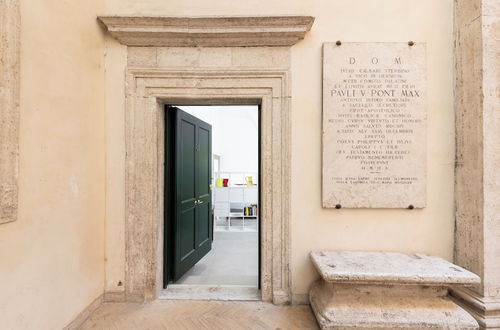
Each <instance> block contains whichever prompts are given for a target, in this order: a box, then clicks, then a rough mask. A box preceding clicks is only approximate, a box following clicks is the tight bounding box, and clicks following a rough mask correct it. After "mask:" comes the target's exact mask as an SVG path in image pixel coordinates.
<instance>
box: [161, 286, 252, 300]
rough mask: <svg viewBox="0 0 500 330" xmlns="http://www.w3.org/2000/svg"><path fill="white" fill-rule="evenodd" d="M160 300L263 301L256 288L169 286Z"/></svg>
mask: <svg viewBox="0 0 500 330" xmlns="http://www.w3.org/2000/svg"><path fill="white" fill-rule="evenodd" d="M158 298H159V299H189V300H261V296H260V290H259V289H258V288H256V287H254V286H242V285H208V284H169V285H168V287H167V288H166V289H163V290H162V291H161V292H160V294H159V297H158Z"/></svg>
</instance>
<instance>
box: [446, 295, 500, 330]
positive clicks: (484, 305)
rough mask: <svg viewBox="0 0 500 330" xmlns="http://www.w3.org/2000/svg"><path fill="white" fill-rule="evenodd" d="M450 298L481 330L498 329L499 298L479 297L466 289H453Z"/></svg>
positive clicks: (499, 327)
mask: <svg viewBox="0 0 500 330" xmlns="http://www.w3.org/2000/svg"><path fill="white" fill-rule="evenodd" d="M451 296H452V299H453V300H454V301H455V302H456V303H457V304H458V305H460V306H461V307H462V308H464V309H465V310H466V311H467V312H469V314H471V315H472V316H473V317H474V318H475V319H476V321H477V322H478V323H479V326H480V327H481V329H500V298H497V299H494V298H485V297H481V296H480V295H479V294H477V293H476V292H474V291H472V290H470V289H468V288H454V289H453V290H452V291H451Z"/></svg>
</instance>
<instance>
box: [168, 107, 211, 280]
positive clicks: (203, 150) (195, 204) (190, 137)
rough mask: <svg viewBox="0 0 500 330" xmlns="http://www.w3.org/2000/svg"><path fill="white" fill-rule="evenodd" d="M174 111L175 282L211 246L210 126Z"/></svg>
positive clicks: (186, 114)
mask: <svg viewBox="0 0 500 330" xmlns="http://www.w3.org/2000/svg"><path fill="white" fill-rule="evenodd" d="M169 111H175V112H176V113H175V127H174V130H175V141H174V158H175V160H174V162H175V173H174V174H175V180H174V188H173V190H174V196H175V201H174V203H173V204H174V219H173V220H174V233H173V240H174V250H175V251H174V263H173V280H174V281H176V280H178V279H179V278H180V277H182V275H184V273H186V272H187V271H188V270H189V269H190V268H191V267H193V266H194V265H195V264H196V263H197V262H198V261H199V260H200V259H201V258H203V256H205V255H206V254H207V253H208V252H209V251H210V249H211V248H212V237H211V236H212V234H211V233H212V219H211V209H212V208H211V201H212V198H211V189H210V180H211V161H212V150H211V145H212V141H211V139H212V127H211V126H210V125H209V124H208V123H206V122H204V121H201V120H200V119H198V118H196V117H193V116H191V115H190V114H188V113H186V112H184V111H182V110H179V109H172V110H169Z"/></svg>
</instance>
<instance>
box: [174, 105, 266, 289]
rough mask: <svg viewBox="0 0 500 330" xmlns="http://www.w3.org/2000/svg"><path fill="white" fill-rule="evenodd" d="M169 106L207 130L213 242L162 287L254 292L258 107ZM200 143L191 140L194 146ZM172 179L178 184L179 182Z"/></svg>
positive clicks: (257, 203)
mask: <svg viewBox="0 0 500 330" xmlns="http://www.w3.org/2000/svg"><path fill="white" fill-rule="evenodd" d="M174 108H175V110H176V111H182V112H184V113H187V114H189V115H191V116H193V117H195V118H196V119H198V120H201V123H207V124H208V125H210V127H211V139H210V141H211V150H210V152H209V154H210V161H211V164H210V165H211V169H210V172H211V173H210V176H211V177H210V193H211V196H210V199H211V203H210V211H209V212H210V215H209V217H210V222H211V225H210V227H211V238H212V243H211V248H210V249H209V250H208V251H205V252H203V253H202V255H200V259H199V261H197V262H196V263H195V264H194V265H192V266H190V267H189V269H188V270H187V271H185V272H184V273H183V274H182V276H177V277H178V278H176V277H175V276H174V277H173V279H171V281H170V283H169V284H168V286H167V289H168V287H169V286H172V284H173V286H175V285H202V286H241V287H246V288H258V287H259V107H258V106H257V105H238V106H184V105H178V106H175V107H174ZM186 118H188V119H187V120H189V118H191V117H186ZM191 120H194V119H192V118H191ZM200 125H201V124H200ZM207 127H208V126H207ZM167 129H168V128H167ZM182 134H183V133H182ZM200 139H201V137H200ZM196 141H198V140H196ZM200 144H202V142H196V148H198V147H199V145H200ZM200 148H201V147H200ZM197 151H198V150H197ZM200 157H201V156H200ZM176 176H177V179H178V180H182V178H183V176H182V175H177V174H176ZM181 184H182V182H181ZM200 203H201V202H200ZM174 230H175V229H174Z"/></svg>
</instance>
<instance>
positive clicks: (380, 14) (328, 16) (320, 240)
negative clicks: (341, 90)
mask: <svg viewBox="0 0 500 330" xmlns="http://www.w3.org/2000/svg"><path fill="white" fill-rule="evenodd" d="M103 14H106V15H167V16H196V15H311V16H314V17H316V21H315V23H314V25H313V27H312V30H311V32H309V33H308V34H307V35H306V38H305V40H303V41H301V42H299V43H298V44H297V45H295V46H293V47H292V51H291V52H292V70H291V71H292V210H291V211H292V224H291V225H292V226H291V231H292V242H291V244H292V263H291V271H292V277H291V279H292V286H293V294H294V297H295V298H296V300H297V301H301V300H303V299H304V298H305V296H304V294H306V293H307V291H308V289H309V286H310V284H311V282H312V281H313V280H314V279H315V278H317V274H316V272H315V271H314V269H313V268H312V265H311V263H310V261H309V258H308V253H309V252H310V251H311V250H317V249H336V250H372V251H379V250H383V251H402V252H422V253H428V254H433V255H437V256H440V257H444V258H446V259H448V260H452V257H453V235H454V216H453V207H454V206H453V173H454V148H455V147H454V139H455V137H454V111H453V2H452V0H439V1H436V0H419V1H416V0H310V1H303V0H288V1H283V0H280V1H267V0H249V1H241V2H235V1H232V0H217V1H211V2H206V1H202V0H172V1H169V2H168V5H167V4H165V2H164V1H161V0H140V1H139V0H106V2H105V8H104V12H103ZM336 40H345V41H401V42H407V41H409V40H413V41H415V42H426V43H427V63H428V67H427V72H428V77H427V80H428V135H427V138H428V150H427V152H428V164H427V166H428V197H427V198H428V201H427V207H426V208H425V209H423V210H412V211H410V210H347V209H342V210H333V209H331V210H330V209H328V210H327V209H323V208H322V207H321V82H322V58H321V49H322V44H323V42H332V41H336ZM125 59H126V48H125V47H124V46H121V45H119V44H118V43H117V42H116V41H113V40H107V41H106V72H107V73H106V95H107V96H106V102H107V105H106V113H107V114H106V123H107V135H106V139H107V169H108V171H107V177H106V180H107V187H106V196H107V209H106V212H107V216H106V217H107V218H106V219H107V225H106V226H107V231H106V236H107V245H106V255H107V257H108V259H107V260H108V262H107V264H106V287H107V290H109V291H120V290H121V287H119V286H118V281H122V280H123V276H124V271H123V269H124V259H123V245H124V240H123V232H122V229H120V228H123V218H124V216H123V203H124V191H123V189H124V185H123V180H124V167H123V162H124V150H125V145H124V140H123V134H124V133H123V117H124V113H123V109H124V105H123V102H124V94H123V91H124V73H123V69H122V68H123V67H122V66H120V63H124V62H125ZM110 256H113V257H114V258H110Z"/></svg>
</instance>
